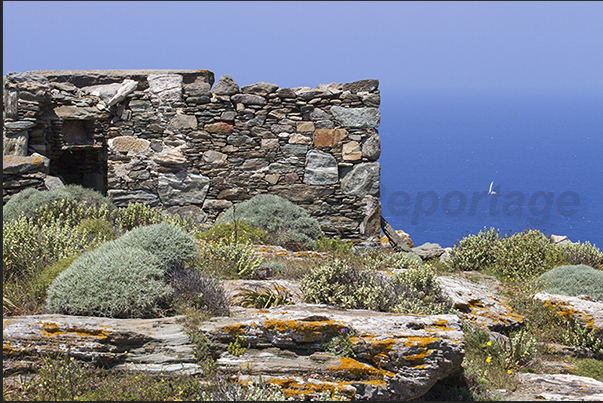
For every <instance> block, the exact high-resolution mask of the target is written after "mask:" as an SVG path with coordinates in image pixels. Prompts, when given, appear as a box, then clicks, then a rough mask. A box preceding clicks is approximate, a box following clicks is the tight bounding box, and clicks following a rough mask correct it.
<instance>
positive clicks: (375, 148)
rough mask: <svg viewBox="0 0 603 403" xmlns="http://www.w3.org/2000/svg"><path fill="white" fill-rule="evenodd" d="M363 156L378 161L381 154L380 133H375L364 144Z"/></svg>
mask: <svg viewBox="0 0 603 403" xmlns="http://www.w3.org/2000/svg"><path fill="white" fill-rule="evenodd" d="M362 156H363V157H364V158H366V159H368V160H369V161H377V160H378V159H379V156H381V140H380V139H379V135H378V134H373V135H372V136H371V137H369V138H368V139H366V141H365V142H364V144H362Z"/></svg>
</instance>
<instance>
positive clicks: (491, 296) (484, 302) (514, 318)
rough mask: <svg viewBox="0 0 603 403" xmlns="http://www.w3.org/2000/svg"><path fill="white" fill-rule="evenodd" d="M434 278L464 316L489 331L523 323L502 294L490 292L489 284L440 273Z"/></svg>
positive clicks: (521, 318)
mask: <svg viewBox="0 0 603 403" xmlns="http://www.w3.org/2000/svg"><path fill="white" fill-rule="evenodd" d="M437 280H438V282H439V283H440V285H441V286H442V291H443V292H444V294H445V295H447V296H448V297H449V298H450V299H451V300H452V303H453V304H454V307H455V308H456V309H458V310H459V312H460V314H461V316H462V317H463V318H465V319H468V320H470V321H472V322H474V323H476V324H478V325H481V326H485V327H487V328H488V329H490V330H492V331H500V330H504V329H507V328H510V327H518V326H519V325H521V324H522V323H523V320H524V318H523V316H521V315H518V314H517V313H515V312H514V311H513V308H511V307H510V306H509V304H508V303H507V300H506V298H505V297H503V296H502V295H497V294H495V293H493V290H492V287H491V286H490V285H488V286H486V285H482V284H478V283H475V282H473V281H471V280H468V279H466V278H464V277H458V276H440V277H437Z"/></svg>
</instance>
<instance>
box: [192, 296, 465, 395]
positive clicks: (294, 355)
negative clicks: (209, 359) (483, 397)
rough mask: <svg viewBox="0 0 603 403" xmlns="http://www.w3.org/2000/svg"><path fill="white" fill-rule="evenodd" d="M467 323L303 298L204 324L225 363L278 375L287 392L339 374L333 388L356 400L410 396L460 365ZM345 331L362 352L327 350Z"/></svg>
mask: <svg viewBox="0 0 603 403" xmlns="http://www.w3.org/2000/svg"><path fill="white" fill-rule="evenodd" d="M460 326H461V322H460V319H459V318H458V317H457V316H456V315H434V316H424V315H402V314H393V313H385V312H375V311H369V310H361V309H358V310H355V309H354V310H353V309H349V310H346V309H340V308H336V307H332V306H328V305H322V304H297V305H285V306H279V307H274V308H269V309H251V308H240V307H233V308H232V309H231V316H230V317H215V318H212V319H210V320H208V321H206V322H204V323H203V324H202V325H201V326H200V328H199V330H200V331H202V332H203V333H204V335H205V337H206V340H207V342H208V345H209V347H210V351H212V352H213V354H214V358H215V359H216V365H217V367H218V368H220V369H222V370H224V371H227V372H230V373H232V374H240V373H243V374H246V375H247V376H259V375H261V376H262V379H263V380H266V379H268V378H267V377H276V378H274V379H276V380H278V384H279V385H280V386H281V387H283V388H284V392H285V393H286V394H288V393H292V394H305V395H310V396H312V395H313V393H316V388H315V387H314V386H313V385H316V382H322V381H324V380H325V379H324V378H325V377H326V376H333V375H334V376H336V377H338V378H339V379H340V381H337V382H335V383H334V385H331V389H330V391H334V390H335V389H336V390H337V391H339V392H340V393H347V394H348V396H349V397H351V398H354V399H402V400H409V399H413V398H416V397H419V396H421V395H423V394H424V393H426V392H427V391H428V390H429V389H430V388H431V387H432V386H433V385H434V384H435V383H436V382H437V381H438V380H440V379H443V378H445V377H447V376H449V375H450V374H452V373H454V372H455V371H457V370H458V369H459V366H460V364H461V362H462V360H463V357H464V334H463V332H462V331H461V327H460ZM345 332H349V334H351V337H350V339H349V340H350V343H351V348H352V350H353V351H354V354H355V356H351V357H339V356H336V355H333V354H330V353H328V352H326V351H325V349H324V343H327V342H329V341H330V340H331V339H332V338H333V337H335V336H338V335H341V334H343V333H345ZM237 335H238V336H242V337H243V338H245V340H246V341H247V342H248V343H249V345H248V348H247V350H246V351H245V352H244V353H243V354H242V355H240V356H234V355H232V354H230V353H229V352H228V351H227V349H228V346H229V344H230V343H232V342H233V341H234V340H235V337H236V336H237ZM299 378H301V379H302V381H301V382H300V379H299ZM367 378H368V379H372V380H367ZM240 380H250V378H245V379H240ZM275 382H276V381H275ZM304 385H305V386H304ZM333 388H334V389H333ZM346 391H347V392H346Z"/></svg>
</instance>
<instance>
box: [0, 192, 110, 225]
mask: <svg viewBox="0 0 603 403" xmlns="http://www.w3.org/2000/svg"><path fill="white" fill-rule="evenodd" d="M67 198H70V199H71V200H73V201H75V202H76V204H78V205H79V206H80V208H84V209H87V208H91V207H94V208H96V209H97V210H107V211H114V210H115V209H116V207H115V204H113V202H112V201H111V200H110V199H109V198H107V197H105V196H103V195H102V194H101V193H99V192H97V191H95V190H93V189H87V188H84V187H82V186H80V185H66V186H65V187H62V188H59V189H53V190H37V189H34V188H27V189H24V190H22V191H21V192H19V193H17V194H15V195H14V196H12V197H11V198H10V200H9V201H8V202H7V203H6V204H5V205H4V208H3V212H2V216H3V220H4V221H8V222H10V221H14V220H15V219H17V218H18V217H19V216H20V215H21V214H23V215H25V217H28V218H30V217H34V216H36V214H37V212H36V211H37V210H38V209H39V208H41V207H44V206H47V205H49V204H51V203H53V202H57V201H59V200H63V199H67Z"/></svg>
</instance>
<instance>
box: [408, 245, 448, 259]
mask: <svg viewBox="0 0 603 403" xmlns="http://www.w3.org/2000/svg"><path fill="white" fill-rule="evenodd" d="M412 251H413V252H414V253H416V254H417V255H419V256H420V257H421V259H423V260H429V259H433V258H436V257H438V256H440V255H441V254H442V253H444V249H442V247H441V246H440V244H438V243H431V242H425V243H424V244H423V245H419V246H415V247H414V248H412Z"/></svg>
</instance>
